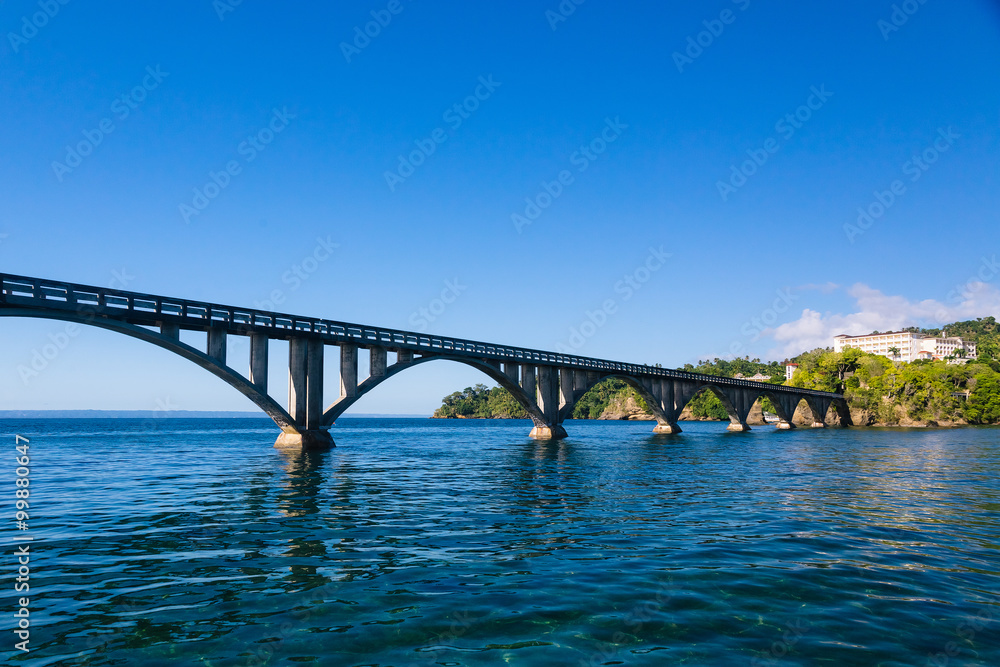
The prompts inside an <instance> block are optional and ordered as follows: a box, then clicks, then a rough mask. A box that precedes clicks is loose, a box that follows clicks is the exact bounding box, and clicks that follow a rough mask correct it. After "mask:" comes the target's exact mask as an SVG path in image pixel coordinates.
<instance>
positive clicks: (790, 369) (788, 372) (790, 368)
mask: <svg viewBox="0 0 1000 667" xmlns="http://www.w3.org/2000/svg"><path fill="white" fill-rule="evenodd" d="M797 370H799V365H798V364H793V363H791V362H788V363H787V364H785V379H786V380H791V379H792V376H793V375H795V371H797Z"/></svg>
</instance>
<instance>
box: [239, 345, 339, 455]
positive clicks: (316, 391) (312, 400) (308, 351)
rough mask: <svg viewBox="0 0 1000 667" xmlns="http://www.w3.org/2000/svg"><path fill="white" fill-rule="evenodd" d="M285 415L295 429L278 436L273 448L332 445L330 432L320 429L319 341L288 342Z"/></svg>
mask: <svg viewBox="0 0 1000 667" xmlns="http://www.w3.org/2000/svg"><path fill="white" fill-rule="evenodd" d="M252 349H253V342H252V341H251V351H252ZM288 414H289V416H291V418H292V419H293V420H294V421H295V430H294V431H290V430H289V431H285V432H284V433H282V434H281V435H280V436H278V440H277V442H275V443H274V446H275V447H279V448H287V449H328V448H330V447H332V446H333V438H331V437H330V432H329V431H327V430H326V429H322V428H320V420H321V419H322V416H323V341H321V340H309V339H306V338H292V339H291V340H289V341H288Z"/></svg>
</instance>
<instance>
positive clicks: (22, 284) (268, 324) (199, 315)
mask: <svg viewBox="0 0 1000 667" xmlns="http://www.w3.org/2000/svg"><path fill="white" fill-rule="evenodd" d="M0 280H2V293H0V315H5V316H8V317H40V318H49V319H55V320H64V321H68V322H76V323H79V324H86V325H91V326H96V327H101V328H103V329H109V330H111V331H116V332H118V333H122V334H125V335H127V336H132V337H134V338H138V339H140V340H143V341H146V342H148V343H152V344H154V345H158V346H160V347H162V348H165V349H167V350H170V351H171V352H174V353H176V354H179V355H181V356H182V357H184V358H185V359H188V360H190V361H193V362H194V363H196V364H198V365H199V366H201V367H202V368H204V369H205V370H207V371H209V372H211V373H213V374H215V375H216V376H217V377H219V378H221V379H223V380H225V381H226V382H228V383H229V384H230V385H232V386H233V387H235V388H236V389H237V390H239V391H240V392H242V393H243V395H245V396H246V397H247V398H249V399H250V400H251V401H253V402H254V403H256V404H257V406H259V407H260V408H261V409H262V410H263V411H264V412H266V413H267V414H268V416H270V417H271V419H273V420H274V422H275V423H276V424H277V425H278V426H279V427H280V428H281V431H282V433H281V435H280V436H279V437H278V440H277V442H276V443H275V446H278V447H304V448H312V447H329V446H332V445H333V439H332V438H331V436H330V433H329V429H330V427H331V426H332V425H333V423H334V422H335V421H336V419H337V418H338V417H339V416H340V415H342V414H343V413H344V412H345V411H346V410H347V409H348V408H349V407H351V406H352V405H353V404H354V403H355V402H357V400H358V399H359V398H361V397H362V396H364V395H365V394H367V393H368V392H370V391H371V390H373V389H374V388H375V387H377V386H378V385H380V384H382V383H383V382H385V381H386V380H388V379H389V378H391V377H393V376H394V375H397V374H398V373H402V372H403V371H406V370H407V369H410V368H412V367H414V366H416V365H418V364H424V363H427V362H431V361H441V360H449V361H455V362H458V363H462V364H466V365H468V366H472V367H473V368H476V369H478V370H480V371H482V372H483V373H485V374H486V375H488V376H489V377H490V378H492V379H493V380H495V381H496V382H497V383H498V384H500V386H502V387H504V388H505V389H507V390H508V391H509V392H510V393H511V394H512V395H513V397H514V398H515V399H516V400H517V402H518V403H520V404H521V406H523V407H524V409H525V410H526V411H527V413H528V415H529V416H530V417H531V419H532V421H533V422H534V428H532V430H531V434H530V435H531V437H533V438H541V439H550V438H551V439H554V438H564V437H566V431H565V429H564V428H563V422H564V421H565V420H566V419H567V418H568V417H569V416H570V415H571V414H572V413H573V407H574V406H575V405H576V403H577V401H579V400H580V398H581V397H582V396H583V395H584V394H585V393H586V392H587V390H588V389H590V388H591V387H593V386H594V385H596V384H597V383H599V382H601V381H602V380H606V379H608V378H612V377H614V378H620V379H621V380H624V381H625V382H626V383H628V384H629V385H630V386H632V387H633V388H634V389H635V390H636V391H637V392H638V393H639V395H640V396H642V397H643V399H645V401H646V403H647V404H648V405H649V407H650V409H651V410H652V412H653V415H654V416H655V417H656V422H657V425H656V427H655V428H654V432H656V433H680V431H681V429H680V428H679V427H678V426H677V419H678V417H679V416H680V414H681V411H682V410H683V409H684V406H685V405H687V403H688V402H689V401H690V400H691V399H692V398H693V397H694V396H695V395H696V394H697V393H699V392H700V391H702V390H703V389H706V388H707V389H708V390H710V391H712V392H713V393H714V394H715V395H716V396H718V397H719V399H720V400H721V401H722V404H723V405H724V406H725V407H726V411H727V412H728V413H729V420H730V424H729V427H728V428H729V430H731V431H748V430H750V427H749V426H747V422H746V420H747V416H748V415H749V413H750V409H751V407H752V406H753V404H754V402H755V401H756V400H757V399H759V398H761V397H763V396H766V397H768V398H769V399H770V400H771V402H772V403H773V404H774V407H775V409H776V411H777V413H778V417H779V419H780V420H781V421H780V422H779V425H778V427H779V428H786V429H788V428H793V426H792V415H793V413H794V412H795V409H796V407H797V406H798V404H799V402H800V401H805V402H806V405H807V406H808V408H809V411H810V412H811V414H812V419H813V422H814V423H813V426H815V427H821V426H825V421H826V414H827V411H828V410H829V409H830V406H831V405H833V406H836V415H837V419H838V421H839V423H840V424H841V425H843V426H846V425H848V422H849V419H850V412H849V411H848V409H847V403H846V402H845V400H844V397H843V396H841V395H839V394H831V393H828V392H821V391H812V390H809V389H799V388H795V387H786V386H782V385H776V384H769V383H766V382H752V381H749V380H740V379H735V378H724V377H716V376H712V375H702V374H699V373H686V372H684V371H677V370H670V369H666V368H659V367H654V366H646V365H639V364H626V363H621V362H617V361H606V360H603V359H591V358H588V357H577V356H573V355H566V354H557V353H555V352H545V351H542V350H531V349H525V348H519V347H509V346H506V345H497V344H494V343H483V342H478V341H471V340H462V339H457V338H444V337H441V336H430V335H426V334H420V333H414V332H411V331H398V330H395V329H385V328H381V327H371V326H365V325H361V324H349V323H346V322H336V321H332V320H325V319H318V318H313V317H299V316H296V315H285V314H279V313H272V312H264V311H259V310H254V309H251V308H237V307H233V306H223V305H219V304H214V303H205V302H201V301H191V300H188V299H175V298H170V297H163V296H156V295H152V294H141V293H137V292H127V291H122V290H114V289H105V288H101V287H92V286H89V285H77V284H72V283H65V282H59V281H53V280H43V279H40V278H29V277H26V276H15V275H10V274H0ZM182 329H183V330H191V331H201V332H205V333H206V334H207V335H206V349H205V350H204V351H203V350H200V349H197V348H196V347H194V346H192V345H189V344H187V343H184V342H182V341H181V340H180V332H181V330H182ZM229 336H247V337H249V339H250V359H249V372H248V373H247V374H246V375H242V374H240V373H238V372H237V371H236V370H235V369H234V368H233V367H232V366H230V365H229V360H228V359H227V358H226V343H227V339H228V337H229ZM271 340H287V341H288V343H289V359H288V409H287V410H286V409H285V408H284V407H282V406H281V405H280V404H279V403H278V402H277V401H276V400H274V399H273V398H271V396H270V395H269V394H268V386H267V369H268V343H269V341H271ZM327 347H336V348H338V351H339V355H340V393H339V396H336V397H334V398H333V400H332V401H331V402H330V403H329V404H326V403H324V400H323V356H324V354H325V353H326V349H327ZM359 349H367V350H368V358H369V367H368V374H367V377H361V376H360V375H359V368H358V350H359Z"/></svg>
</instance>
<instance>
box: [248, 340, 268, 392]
mask: <svg viewBox="0 0 1000 667" xmlns="http://www.w3.org/2000/svg"><path fill="white" fill-rule="evenodd" d="M268 343H269V341H268V338H267V336H265V335H264V334H252V335H251V336H250V378H249V379H250V382H252V383H253V385H254V386H255V387H257V389H259V390H260V391H261V392H263V393H265V394H266V393H267V350H268Z"/></svg>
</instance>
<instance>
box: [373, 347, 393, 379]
mask: <svg viewBox="0 0 1000 667" xmlns="http://www.w3.org/2000/svg"><path fill="white" fill-rule="evenodd" d="M388 356H389V355H388V352H387V351H386V349H385V348H384V347H373V348H371V349H370V350H369V351H368V359H369V372H368V374H369V375H370V376H371V377H373V378H380V377H385V370H386V367H387V366H388Z"/></svg>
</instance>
